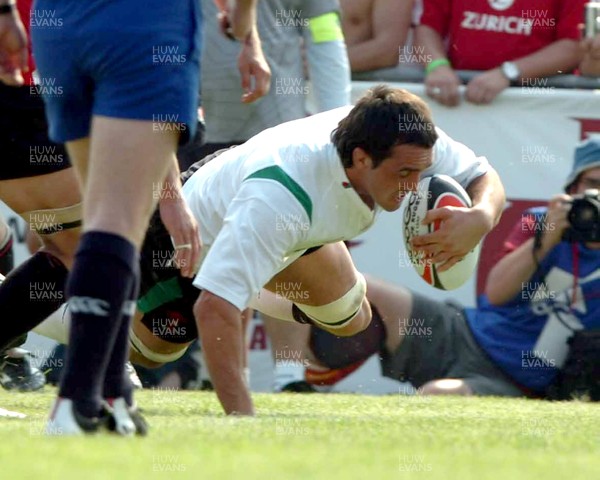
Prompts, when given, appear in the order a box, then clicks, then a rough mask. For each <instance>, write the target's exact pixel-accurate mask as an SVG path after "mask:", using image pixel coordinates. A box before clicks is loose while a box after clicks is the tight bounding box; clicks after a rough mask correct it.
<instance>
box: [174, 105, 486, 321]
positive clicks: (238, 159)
mask: <svg viewBox="0 0 600 480" xmlns="http://www.w3.org/2000/svg"><path fill="white" fill-rule="evenodd" d="M351 108H352V107H342V108H338V109H335V110H331V111H329V112H324V113H320V114H318V115H313V116H311V117H307V118H303V119H300V120H294V121H292V122H288V123H284V124H281V125H278V126H276V127H273V128H270V129H268V130H265V131H263V132H261V133H260V134H258V135H256V136H254V137H253V138H251V139H250V140H248V141H247V142H246V143H244V144H243V145H240V146H239V147H235V148H233V149H231V150H228V151H227V152H224V153H222V154H221V155H219V156H218V157H217V158H216V159H214V160H213V161H211V162H209V163H207V164H206V165H204V166H202V167H201V168H200V169H199V170H198V171H197V172H196V173H195V174H194V175H192V177H190V179H189V180H188V181H187V182H186V184H185V185H184V186H183V192H184V196H185V198H186V200H187V202H188V204H189V206H190V208H191V210H192V212H193V214H194V216H195V217H196V219H197V221H198V223H199V226H200V233H201V235H202V241H203V244H204V246H203V261H202V264H201V266H200V270H199V272H198V274H197V276H196V278H195V279H194V285H195V286H196V287H197V288H200V289H203V290H208V291H210V292H212V293H213V294H215V295H218V296H220V297H222V298H223V299H225V300H227V301H228V302H230V303H231V304H233V305H235V306H236V307H237V308H239V309H240V310H242V309H244V308H245V307H246V306H247V305H248V303H249V301H250V298H251V297H252V296H253V295H256V294H258V292H259V291H260V289H261V288H262V287H263V286H264V285H265V284H266V283H267V282H268V281H269V280H270V279H271V278H272V277H273V276H274V275H275V274H276V273H278V272H279V271H281V270H283V269H284V268H285V267H286V266H288V265H289V264H290V263H292V262H293V261H294V260H296V259H297V258H298V257H299V256H300V255H302V253H303V252H304V251H305V250H306V249H307V248H310V247H314V246H318V245H323V244H325V243H334V242H337V241H340V240H348V239H351V238H354V237H356V236H357V235H359V234H361V233H362V232H364V231H365V230H366V229H368V228H369V227H370V226H371V225H372V224H373V222H374V220H375V217H376V215H377V213H378V212H379V208H378V207H376V208H375V210H371V209H370V208H369V207H368V206H367V205H366V204H365V203H364V202H363V201H362V200H361V198H360V196H359V195H358V194H357V193H356V191H355V190H354V189H353V188H352V187H351V186H350V183H349V181H348V178H347V177H346V174H345V170H344V168H343V166H342V163H341V160H340V158H339V156H338V154H337V151H336V149H335V146H334V145H333V144H332V143H331V140H330V136H331V132H332V131H333V130H334V129H335V128H336V127H337V125H338V123H339V121H340V120H341V119H342V118H344V117H345V116H346V115H347V114H348V113H349V112H350V110H351ZM437 132H438V134H439V139H438V141H437V142H436V143H435V147H434V155H433V165H432V166H431V168H429V169H427V170H426V171H425V172H424V173H423V175H422V176H428V175H433V174H434V173H445V174H447V175H450V176H451V177H454V178H455V179H456V180H457V181H458V182H459V183H460V184H462V185H463V186H464V187H466V186H467V185H468V184H469V183H470V182H471V181H472V180H473V179H475V178H477V177H478V176H480V175H482V174H484V173H485V172H486V171H487V169H488V168H489V165H488V162H487V160H486V159H485V158H484V157H476V156H475V154H474V153H473V152H472V151H471V150H470V149H469V148H467V147H466V146H464V145H462V144H460V143H458V142H455V141H453V140H452V139H450V138H449V137H448V136H447V135H446V134H445V133H444V132H442V131H441V130H439V129H438V130H437Z"/></svg>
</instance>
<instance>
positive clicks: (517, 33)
mask: <svg viewBox="0 0 600 480" xmlns="http://www.w3.org/2000/svg"><path fill="white" fill-rule="evenodd" d="M586 2H587V0H489V1H483V0H481V1H479V2H469V3H468V5H469V7H468V8H467V7H466V2H457V1H453V0H424V10H423V14H422V16H421V19H420V22H419V25H418V26H417V27H416V31H415V45H418V46H422V47H423V48H424V54H425V56H426V57H427V60H428V63H427V64H426V65H424V66H425V72H426V77H425V85H426V91H427V94H428V95H429V96H431V97H432V98H434V99H435V100H437V101H438V102H439V103H441V104H443V105H446V106H456V105H458V104H459V103H460V98H459V85H460V84H461V81H460V79H459V78H458V76H457V74H456V72H455V70H477V71H481V73H480V74H478V75H477V76H475V77H474V78H473V79H472V80H471V81H470V82H469V83H468V84H467V90H466V99H467V100H468V101H469V102H472V103H475V104H489V103H491V102H492V101H493V100H494V99H495V98H496V96H498V94H499V93H500V92H502V91H503V90H504V89H506V88H507V87H509V86H510V85H511V84H518V85H523V86H525V85H528V84H529V82H531V81H532V80H533V79H535V78H539V77H546V76H551V75H557V74H560V73H569V72H572V71H573V70H574V69H575V68H577V66H578V65H579V62H580V61H581V56H582V54H581V51H580V49H579V44H578V42H579V38H580V33H579V23H580V22H581V19H582V16H583V11H584V4H585V3H586Z"/></svg>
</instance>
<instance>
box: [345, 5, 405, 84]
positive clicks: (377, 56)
mask: <svg viewBox="0 0 600 480" xmlns="http://www.w3.org/2000/svg"><path fill="white" fill-rule="evenodd" d="M412 5H413V1H412V0H411V1H403V2H398V1H397V0H374V2H373V7H372V10H371V11H372V16H371V19H370V22H371V24H372V28H371V31H372V34H373V37H372V38H370V39H369V40H367V41H365V42H360V43H357V44H354V45H350V46H349V47H348V58H349V59H350V67H351V69H352V71H353V72H364V71H366V70H375V69H377V68H386V67H395V66H396V65H397V64H398V58H399V55H398V51H399V48H400V47H401V46H402V45H404V44H405V43H406V36H407V34H408V30H409V28H410V22H411V12H412Z"/></svg>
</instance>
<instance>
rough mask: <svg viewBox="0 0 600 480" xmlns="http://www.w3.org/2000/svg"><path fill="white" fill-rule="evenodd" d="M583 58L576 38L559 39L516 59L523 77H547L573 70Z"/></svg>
mask: <svg viewBox="0 0 600 480" xmlns="http://www.w3.org/2000/svg"><path fill="white" fill-rule="evenodd" d="M581 59H582V52H581V50H580V48H579V44H578V42H577V41H575V40H568V39H563V40H557V41H556V42H554V43H551V44H550V45H548V46H546V47H544V48H541V49H539V50H538V51H537V52H534V53H532V54H531V55H527V56H526V57H522V58H520V59H518V60H516V61H515V63H516V64H517V66H518V67H519V71H520V72H521V77H522V78H536V77H547V76H550V75H557V74H559V73H568V72H571V71H573V70H574V69H575V68H577V65H579V62H580V61H581Z"/></svg>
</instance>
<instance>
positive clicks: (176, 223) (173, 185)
mask: <svg viewBox="0 0 600 480" xmlns="http://www.w3.org/2000/svg"><path fill="white" fill-rule="evenodd" d="M159 211H160V218H161V220H162V222H163V223H164V225H165V227H166V229H167V231H168V232H169V235H171V238H172V240H173V244H174V245H173V246H174V247H175V258H174V263H175V265H176V266H177V267H178V268H179V269H180V271H181V275H182V276H184V277H193V276H194V272H195V270H196V268H195V267H196V264H197V263H198V261H199V259H200V248H201V246H202V245H201V242H200V231H199V229H198V222H197V221H196V219H195V218H194V215H193V214H192V212H191V210H190V209H189V207H188V205H187V203H186V202H185V199H184V198H183V192H182V191H181V180H180V179H179V165H178V163H177V158H175V156H174V155H173V160H172V163H171V168H170V169H169V172H168V173H167V176H166V177H165V181H164V182H163V183H162V184H161V191H160V192H159Z"/></svg>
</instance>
